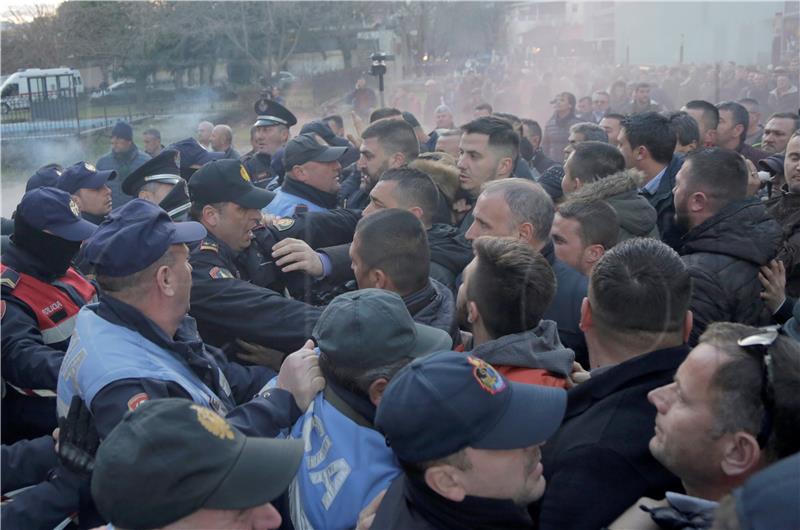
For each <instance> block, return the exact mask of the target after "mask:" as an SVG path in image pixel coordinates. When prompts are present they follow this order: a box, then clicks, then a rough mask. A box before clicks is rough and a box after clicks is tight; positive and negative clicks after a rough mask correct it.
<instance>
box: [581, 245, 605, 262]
mask: <svg viewBox="0 0 800 530" xmlns="http://www.w3.org/2000/svg"><path fill="white" fill-rule="evenodd" d="M605 253H606V249H605V248H604V247H603V245H589V246H588V247H586V248H585V249H583V256H584V259H585V260H586V263H597V262H598V261H600V258H602V257H603V254H605Z"/></svg>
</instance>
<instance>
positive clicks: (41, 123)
mask: <svg viewBox="0 0 800 530" xmlns="http://www.w3.org/2000/svg"><path fill="white" fill-rule="evenodd" d="M25 81H26V82H25V85H26V86H24V89H26V90H22V91H19V90H18V89H17V90H18V91H17V92H14V93H10V94H4V95H3V98H2V102H1V103H0V106H2V118H0V119H1V120H2V121H1V122H0V123H1V127H0V135H2V138H3V139H12V138H16V137H24V138H35V137H53V136H70V135H73V134H77V133H78V132H79V131H80V129H81V124H80V115H79V109H78V93H77V87H76V85H75V82H74V78H73V77H72V75H68V74H65V75H48V76H39V77H28V78H27V79H26V80H25Z"/></svg>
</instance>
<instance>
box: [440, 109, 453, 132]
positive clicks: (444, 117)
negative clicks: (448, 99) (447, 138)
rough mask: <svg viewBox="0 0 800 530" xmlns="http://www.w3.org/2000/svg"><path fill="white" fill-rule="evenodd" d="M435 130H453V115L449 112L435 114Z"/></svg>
mask: <svg viewBox="0 0 800 530" xmlns="http://www.w3.org/2000/svg"><path fill="white" fill-rule="evenodd" d="M436 128H437V129H452V128H453V115H452V114H450V113H449V112H437V113H436Z"/></svg>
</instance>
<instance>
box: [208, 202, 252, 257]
mask: <svg viewBox="0 0 800 530" xmlns="http://www.w3.org/2000/svg"><path fill="white" fill-rule="evenodd" d="M215 215H216V226H214V227H212V230H213V234H214V235H215V236H216V237H217V238H219V239H221V240H222V241H223V242H224V243H225V244H226V245H228V246H229V247H231V249H232V250H233V251H234V252H241V251H242V250H244V249H246V248H247V247H249V246H250V240H251V239H252V237H253V232H251V230H252V229H253V228H255V226H256V225H257V224H258V223H259V221H261V210H258V209H255V208H243V207H242V206H239V205H238V204H235V203H232V202H226V203H223V205H222V209H221V210H217V211H216V214H215Z"/></svg>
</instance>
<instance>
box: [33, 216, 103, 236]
mask: <svg viewBox="0 0 800 530" xmlns="http://www.w3.org/2000/svg"><path fill="white" fill-rule="evenodd" d="M46 230H47V231H48V232H50V233H51V234H53V235H56V236H58V237H60V238H61V239H66V240H67V241H84V240H86V239H89V237H91V235H92V234H94V231H95V230H97V225H96V224H94V223H90V222H89V221H87V220H86V219H81V218H79V217H76V218H75V221H74V222H72V223H69V224H60V225H58V226H54V227H52V228H50V227H47V228H46Z"/></svg>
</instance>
